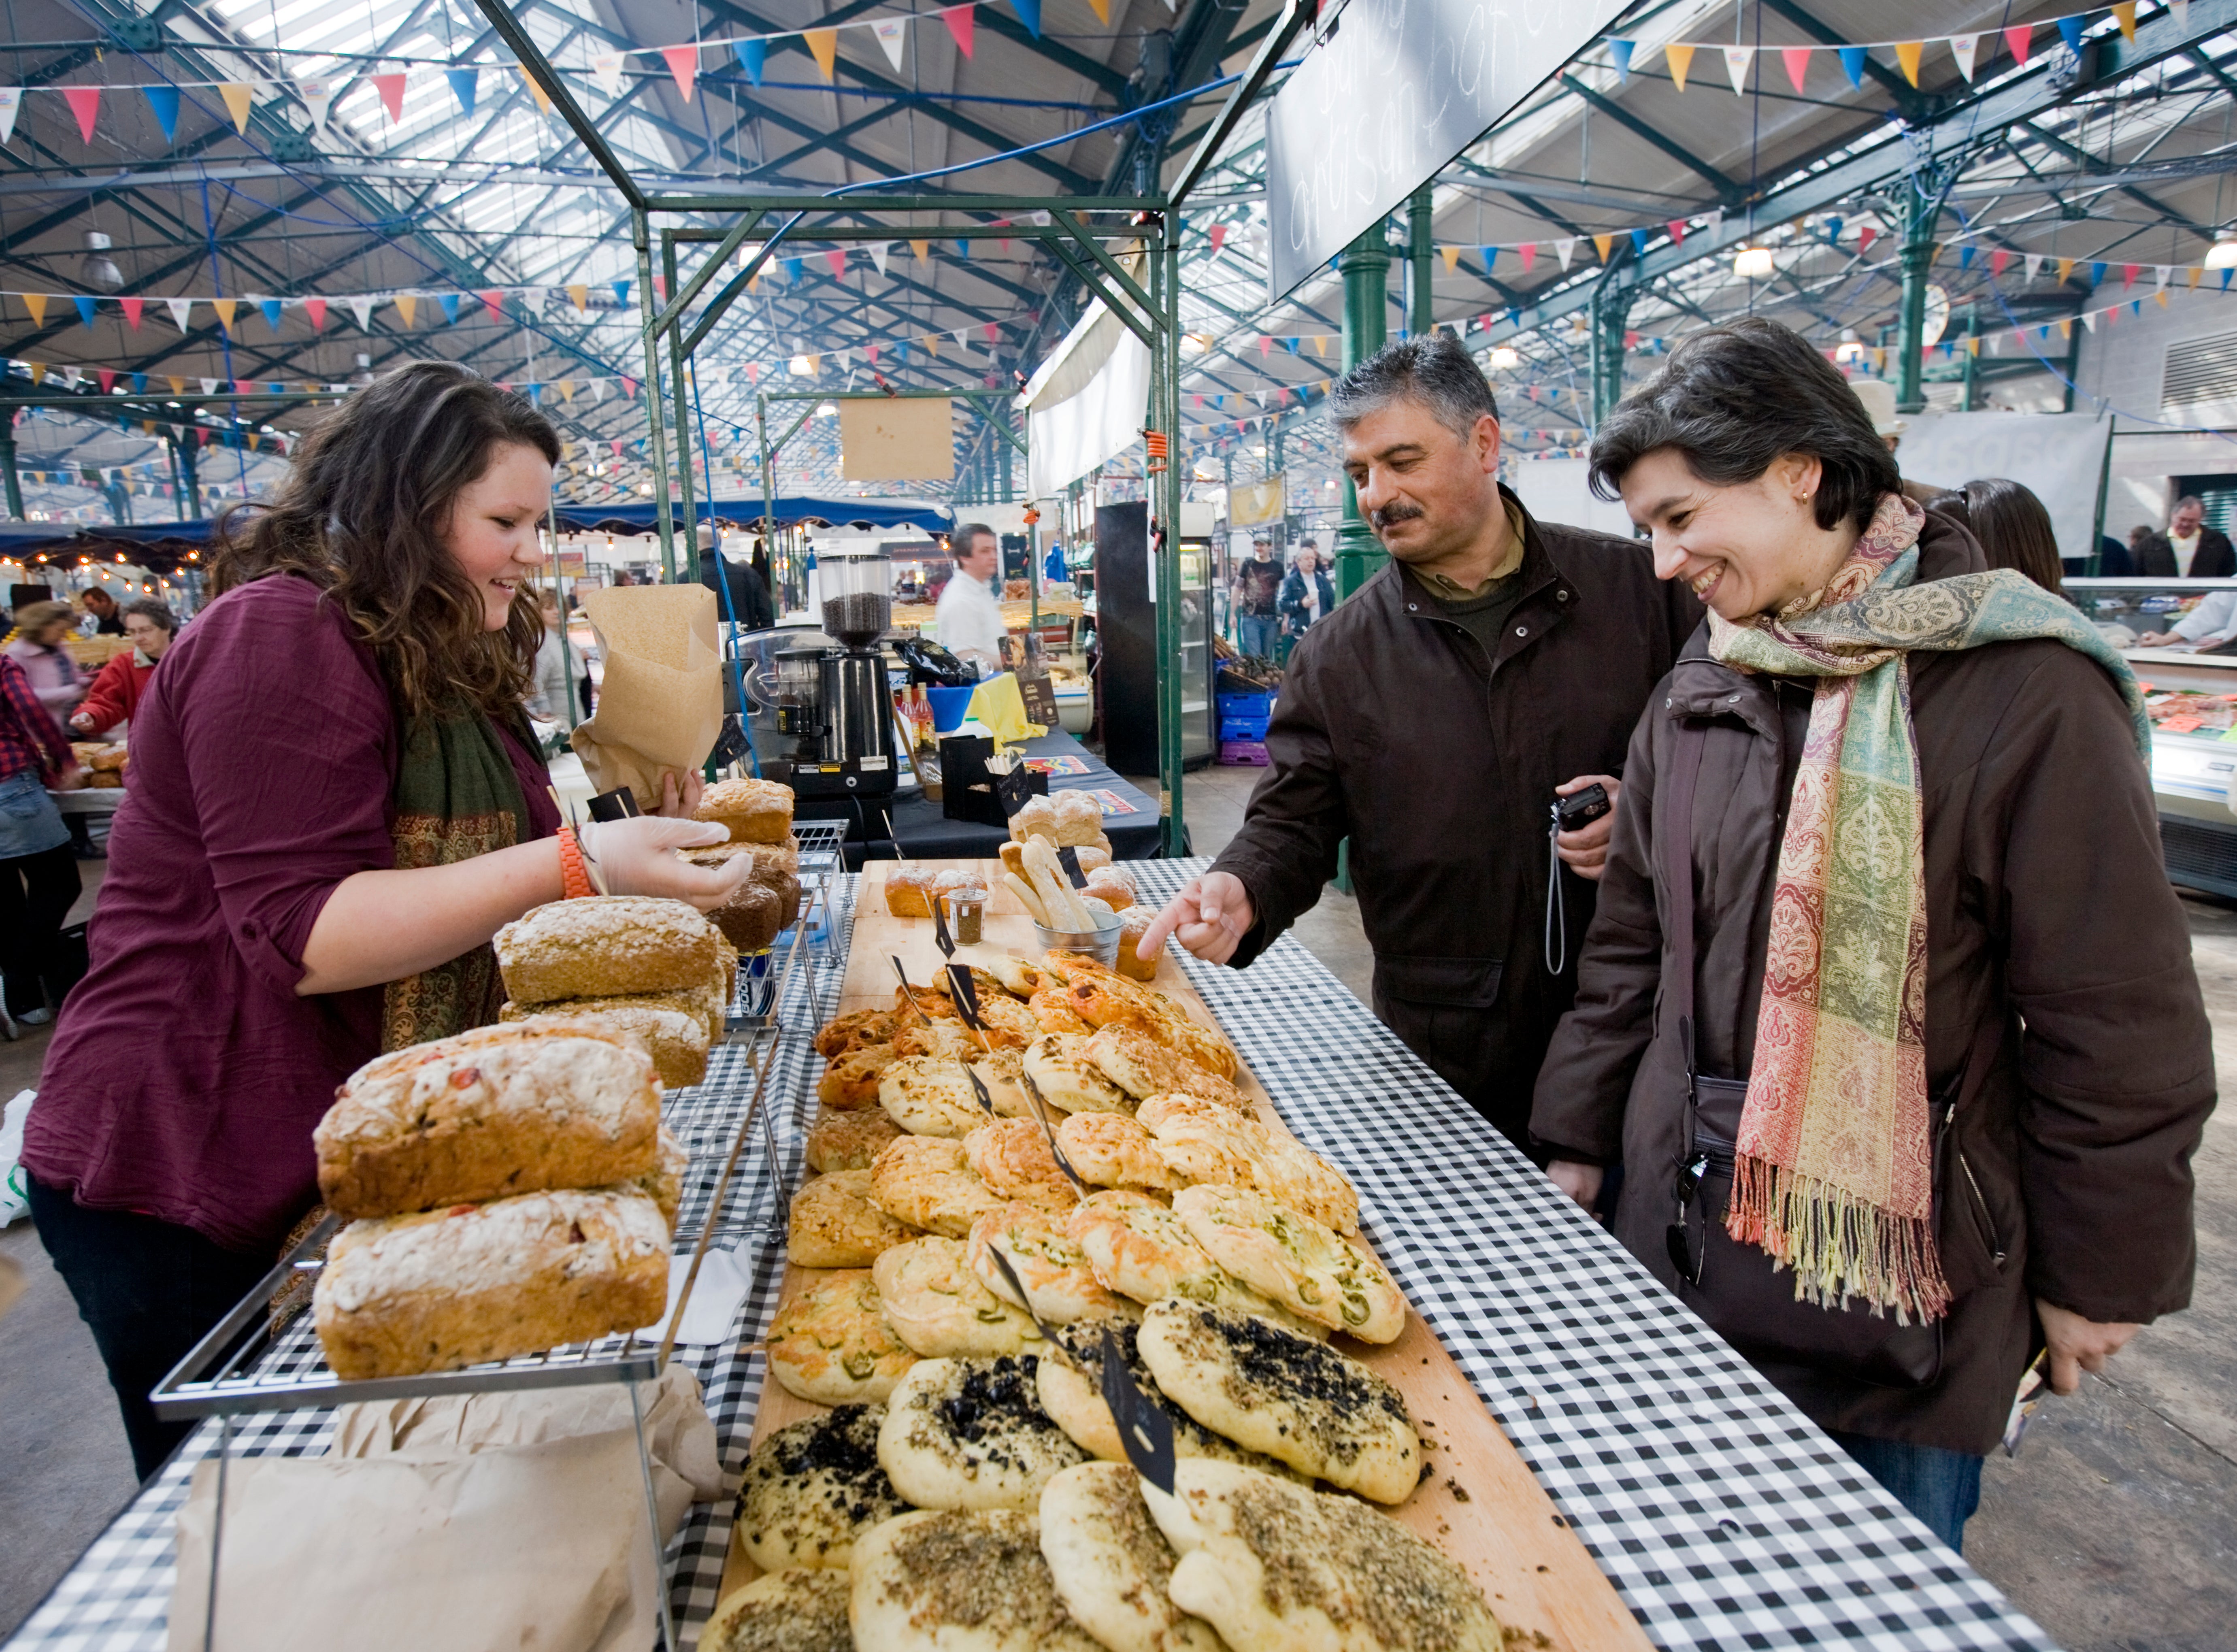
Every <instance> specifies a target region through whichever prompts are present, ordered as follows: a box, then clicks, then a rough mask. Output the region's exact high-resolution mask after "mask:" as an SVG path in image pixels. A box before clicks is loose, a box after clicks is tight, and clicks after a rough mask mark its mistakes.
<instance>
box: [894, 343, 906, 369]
mask: <svg viewBox="0 0 2237 1652" xmlns="http://www.w3.org/2000/svg"><path fill="white" fill-rule="evenodd" d="M894 348H895V349H896V350H899V351H900V352H901V362H902V364H903V365H904V366H906V365H907V362H908V359H909V347H908V342H907V340H902V341H901V343H899V344H897V345H895V346H894Z"/></svg>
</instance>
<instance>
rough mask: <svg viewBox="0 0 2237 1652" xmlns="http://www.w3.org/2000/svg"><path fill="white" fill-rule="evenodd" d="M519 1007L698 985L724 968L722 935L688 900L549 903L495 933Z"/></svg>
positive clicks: (606, 898) (613, 898)
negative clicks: (570, 999)
mask: <svg viewBox="0 0 2237 1652" xmlns="http://www.w3.org/2000/svg"><path fill="white" fill-rule="evenodd" d="M495 945H496V947H497V962H498V969H499V970H501V971H502V972H503V973H504V975H505V992H506V994H507V995H509V996H510V997H511V999H512V1001H513V1002H515V1003H516V1004H549V1003H556V1002H558V1001H560V1000H562V999H568V998H614V997H621V996H624V995H630V994H633V993H663V992H674V991H677V990H679V989H693V988H704V987H705V986H706V985H707V983H708V982H709V981H710V980H713V979H715V978H716V976H717V975H719V974H720V973H721V972H722V969H723V948H722V933H721V931H719V930H718V929H716V928H715V926H714V925H713V924H711V923H709V922H707V920H706V919H704V918H703V917H701V916H700V915H699V914H698V913H697V912H696V910H694V909H693V908H692V906H691V904H690V902H688V901H662V900H656V899H654V898H652V897H650V896H648V895H591V896H590V897H588V898H587V899H584V900H579V901H554V902H551V903H550V904H549V905H547V906H539V907H537V908H534V909H531V911H530V912H529V913H528V915H526V916H525V917H522V918H518V919H516V920H514V921H513V922H511V923H508V924H506V925H505V928H502V929H499V930H498V932H497V938H496V942H495Z"/></svg>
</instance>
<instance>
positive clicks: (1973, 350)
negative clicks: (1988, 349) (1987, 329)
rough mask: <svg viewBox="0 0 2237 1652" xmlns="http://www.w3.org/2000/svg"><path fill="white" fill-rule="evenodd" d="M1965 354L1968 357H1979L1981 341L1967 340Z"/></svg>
mask: <svg viewBox="0 0 2237 1652" xmlns="http://www.w3.org/2000/svg"><path fill="white" fill-rule="evenodd" d="M1965 354H1967V355H1978V354H1981V340H1978V339H1968V340H1965Z"/></svg>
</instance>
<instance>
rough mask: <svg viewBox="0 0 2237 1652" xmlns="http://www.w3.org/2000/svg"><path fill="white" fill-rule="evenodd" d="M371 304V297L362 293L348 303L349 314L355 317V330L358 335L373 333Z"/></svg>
mask: <svg viewBox="0 0 2237 1652" xmlns="http://www.w3.org/2000/svg"><path fill="white" fill-rule="evenodd" d="M349 307H350V314H352V315H354V316H355V317H357V330H358V331H359V332H360V333H370V332H372V331H373V299H372V297H371V295H370V294H363V293H360V294H358V295H357V296H356V297H355V298H353V299H352V300H350V301H349Z"/></svg>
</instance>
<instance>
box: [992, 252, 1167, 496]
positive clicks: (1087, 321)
mask: <svg viewBox="0 0 2237 1652" xmlns="http://www.w3.org/2000/svg"><path fill="white" fill-rule="evenodd" d="M1128 262H1129V264H1130V266H1131V265H1135V264H1138V261H1137V260H1130V261H1128ZM1149 403H1150V347H1149V346H1147V345H1146V344H1144V343H1143V342H1142V340H1141V339H1140V338H1139V337H1138V336H1137V335H1136V334H1135V332H1134V330H1133V328H1132V327H1128V326H1127V325H1126V323H1125V320H1122V319H1121V318H1120V317H1119V314H1117V313H1116V312H1115V311H1113V310H1112V309H1111V308H1110V307H1108V306H1106V305H1105V303H1104V302H1103V301H1102V300H1101V299H1097V300H1096V301H1094V302H1093V303H1092V304H1090V305H1089V306H1088V307H1087V309H1086V313H1085V314H1082V315H1081V316H1080V318H1079V320H1078V321H1077V322H1075V323H1074V324H1073V326H1072V331H1071V332H1069V333H1067V334H1065V336H1064V342H1063V343H1061V344H1059V345H1058V346H1057V347H1056V349H1055V350H1054V351H1053V352H1052V353H1051V354H1050V355H1049V358H1048V360H1046V361H1044V362H1042V363H1041V365H1040V367H1039V369H1038V370H1037V371H1036V372H1035V373H1033V378H1032V379H1031V380H1029V381H1028V382H1027V383H1026V387H1025V390H1024V392H1023V393H1021V394H1020V396H1019V397H1018V406H1020V408H1021V409H1022V410H1023V411H1024V412H1025V413H1026V420H1027V426H1026V431H1027V434H1026V446H1027V450H1028V456H1027V464H1026V471H1027V478H1028V486H1029V491H1030V492H1031V493H1032V494H1033V497H1034V498H1035V499H1046V498H1048V497H1049V496H1050V495H1052V494H1055V493H1059V492H1062V491H1063V490H1064V489H1065V487H1066V486H1068V485H1069V484H1070V483H1072V482H1073V481H1074V480H1076V479H1079V478H1080V477H1082V476H1085V475H1086V474H1087V472H1090V471H1092V470H1093V469H1094V468H1095V467H1096V466H1098V465H1102V464H1106V463H1108V462H1109V461H1110V460H1112V459H1116V458H1117V457H1118V456H1119V454H1121V453H1125V451H1126V450H1127V448H1129V447H1131V446H1133V445H1134V444H1135V443H1136V442H1138V441H1139V440H1141V439H1142V425H1143V421H1144V420H1145V417H1146V416H1147V413H1148V410H1149Z"/></svg>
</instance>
